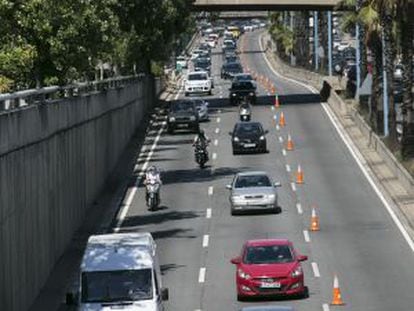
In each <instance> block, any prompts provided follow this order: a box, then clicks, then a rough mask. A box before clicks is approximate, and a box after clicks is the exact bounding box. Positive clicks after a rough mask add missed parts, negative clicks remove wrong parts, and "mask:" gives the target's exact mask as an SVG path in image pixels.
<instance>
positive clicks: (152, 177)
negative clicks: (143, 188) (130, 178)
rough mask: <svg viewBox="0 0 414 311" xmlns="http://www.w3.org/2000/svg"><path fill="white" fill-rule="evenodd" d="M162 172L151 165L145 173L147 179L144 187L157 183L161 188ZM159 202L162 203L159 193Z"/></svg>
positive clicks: (146, 194)
mask: <svg viewBox="0 0 414 311" xmlns="http://www.w3.org/2000/svg"><path fill="white" fill-rule="evenodd" d="M160 175H161V174H160V171H159V170H158V168H157V167H156V166H155V165H151V166H150V167H149V168H147V170H146V172H145V178H144V185H147V184H153V183H157V184H159V185H160V186H161V184H162V182H161V176H160ZM145 198H146V201H148V192H146V193H145ZM158 201H160V197H159V193H158Z"/></svg>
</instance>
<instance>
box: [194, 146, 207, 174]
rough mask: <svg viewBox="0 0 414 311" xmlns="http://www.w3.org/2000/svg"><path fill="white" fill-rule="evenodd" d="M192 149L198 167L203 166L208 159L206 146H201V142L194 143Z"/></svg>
mask: <svg viewBox="0 0 414 311" xmlns="http://www.w3.org/2000/svg"><path fill="white" fill-rule="evenodd" d="M194 147H195V149H194V155H195V160H196V162H197V164H198V165H199V166H200V168H204V167H205V164H206V163H207V161H208V151H207V146H202V145H201V144H196V145H195V146H194Z"/></svg>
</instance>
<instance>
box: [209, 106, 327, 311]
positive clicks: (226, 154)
mask: <svg viewBox="0 0 414 311" xmlns="http://www.w3.org/2000/svg"><path fill="white" fill-rule="evenodd" d="M232 110H233V113H232V114H227V115H225V116H222V119H223V123H222V134H220V137H219V139H220V146H219V148H218V149H219V151H220V152H219V153H218V158H217V162H216V165H215V167H216V169H215V172H216V174H214V189H215V192H214V196H213V197H212V202H213V203H212V206H213V217H212V225H211V238H210V241H211V242H210V246H209V251H208V264H207V281H206V289H205V292H204V295H203V304H202V305H203V310H221V309H223V307H225V306H228V305H231V306H232V308H231V309H233V310H235V309H237V308H238V307H240V306H242V305H249V303H239V302H237V299H236V288H235V267H234V266H233V265H231V264H230V262H229V260H230V259H231V258H232V257H234V256H236V255H238V254H239V252H240V249H241V246H242V244H243V242H245V241H246V240H248V239H252V238H270V237H277V238H289V239H290V240H292V241H293V242H294V244H295V246H296V247H297V249H298V250H299V251H300V252H302V253H304V254H308V255H309V256H310V258H312V255H311V253H310V249H309V248H308V246H307V245H306V244H307V243H306V242H305V240H304V237H303V230H302V228H303V223H302V220H301V219H300V217H298V215H297V212H296V208H295V206H296V198H295V195H294V193H293V192H292V191H291V189H290V176H289V174H287V173H286V171H285V164H284V159H283V155H282V152H281V148H280V145H279V143H278V139H277V136H276V135H275V132H274V130H272V126H273V124H272V119H271V117H270V116H269V115H270V113H269V112H270V111H271V110H270V107H265V106H255V107H253V115H254V120H259V121H261V122H262V123H263V125H264V127H265V128H269V129H270V130H271V131H270V134H269V135H268V148H269V151H270V152H269V153H268V154H257V155H256V154H253V155H240V156H233V155H232V150H231V140H230V137H229V136H228V135H227V133H228V132H229V131H231V130H232V126H233V124H234V123H235V122H237V120H238V113H237V108H233V109H232ZM245 170H265V171H267V172H268V173H269V174H270V175H271V176H272V177H273V178H274V179H275V180H278V181H281V182H282V184H283V186H282V188H281V189H280V191H279V203H280V205H281V207H282V210H283V211H282V214H278V215H275V214H257V215H246V216H237V217H235V216H230V208H229V207H230V205H229V192H228V190H226V189H225V185H226V184H228V183H230V182H231V180H232V177H233V174H235V173H237V172H239V171H245ZM222 172H232V173H233V174H232V175H230V176H229V175H228V174H223V175H222V174H221V173H222ZM304 269H305V275H306V276H305V278H306V282H307V285H308V286H309V288H310V298H309V299H306V300H295V299H293V300H291V299H288V300H285V301H282V302H280V303H281V304H288V305H294V306H298V307H302V306H303V307H305V306H306V307H307V308H310V307H311V306H313V310H320V307H321V302H320V298H318V295H317V294H318V292H319V286H318V285H317V282H316V280H314V278H313V277H312V273H311V270H310V267H309V263H305V264H304ZM218 284H220V286H219V287H218ZM223 288H224V289H226V290H222V289H223ZM265 303H266V302H259V304H265ZM276 303H277V302H276ZM250 304H251V303H250ZM253 304H257V302H256V303H253ZM310 310H312V309H310Z"/></svg>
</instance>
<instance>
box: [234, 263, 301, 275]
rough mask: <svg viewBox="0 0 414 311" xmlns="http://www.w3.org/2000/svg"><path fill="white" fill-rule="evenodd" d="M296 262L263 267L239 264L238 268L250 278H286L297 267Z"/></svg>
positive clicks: (264, 265)
mask: <svg viewBox="0 0 414 311" xmlns="http://www.w3.org/2000/svg"><path fill="white" fill-rule="evenodd" d="M297 264H298V263H297V262H289V263H283V264H263V265H245V264H241V265H240V268H241V269H242V270H243V271H244V272H246V273H248V274H249V275H250V276H251V277H252V278H257V277H266V276H267V277H287V276H289V273H290V272H291V271H292V270H293V269H294V268H295V267H296V266H297Z"/></svg>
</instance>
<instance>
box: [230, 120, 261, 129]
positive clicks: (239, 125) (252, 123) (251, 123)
mask: <svg viewBox="0 0 414 311" xmlns="http://www.w3.org/2000/svg"><path fill="white" fill-rule="evenodd" d="M247 125H258V126H260V127H261V128H263V126H262V123H260V122H253V121H249V122H237V123H236V124H235V125H234V128H239V127H241V126H247Z"/></svg>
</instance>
